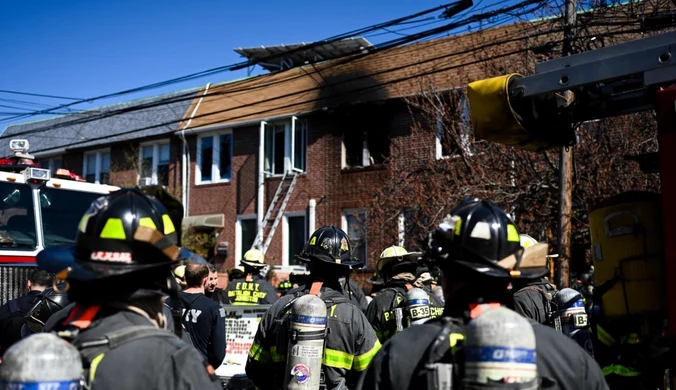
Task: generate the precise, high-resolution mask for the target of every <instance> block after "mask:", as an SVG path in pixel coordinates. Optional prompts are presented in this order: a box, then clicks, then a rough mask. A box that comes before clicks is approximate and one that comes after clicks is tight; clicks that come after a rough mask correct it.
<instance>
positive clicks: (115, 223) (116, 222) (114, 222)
mask: <svg viewBox="0 0 676 390" xmlns="http://www.w3.org/2000/svg"><path fill="white" fill-rule="evenodd" d="M99 237H101V238H111V239H114V240H125V239H126V238H127V236H126V234H125V233H124V226H123V225H122V220H121V219H120V218H108V220H107V221H106V224H105V225H104V226H103V230H101V234H100V235H99Z"/></svg>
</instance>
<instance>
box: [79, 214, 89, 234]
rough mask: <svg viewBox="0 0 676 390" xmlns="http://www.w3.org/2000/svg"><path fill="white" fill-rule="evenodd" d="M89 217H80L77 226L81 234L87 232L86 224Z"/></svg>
mask: <svg viewBox="0 0 676 390" xmlns="http://www.w3.org/2000/svg"><path fill="white" fill-rule="evenodd" d="M89 217H90V216H89V215H86V214H85V215H83V216H82V219H81V220H80V224H79V225H78V229H80V231H81V232H82V233H84V232H85V231H86V230H87V222H89Z"/></svg>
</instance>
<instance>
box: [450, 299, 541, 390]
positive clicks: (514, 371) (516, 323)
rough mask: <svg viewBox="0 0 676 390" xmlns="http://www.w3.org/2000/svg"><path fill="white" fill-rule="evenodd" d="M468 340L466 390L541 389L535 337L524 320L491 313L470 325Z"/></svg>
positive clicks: (514, 315)
mask: <svg viewBox="0 0 676 390" xmlns="http://www.w3.org/2000/svg"><path fill="white" fill-rule="evenodd" d="M466 337H467V340H466V351H465V354H466V355H465V359H466V362H465V375H464V379H463V389H466V390H478V389H486V388H488V387H490V388H493V389H500V388H503V387H504V388H509V389H519V390H536V389H538V387H539V379H538V373H537V365H536V361H535V334H534V333H533V328H532V327H531V325H530V324H529V323H528V321H527V320H526V319H525V318H524V317H522V316H520V315H519V314H518V313H516V312H514V311H512V310H509V309H507V308H504V307H500V308H496V309H491V310H488V311H486V312H484V313H483V314H481V315H480V316H479V317H477V318H475V319H473V320H472V321H471V322H470V323H469V326H468V328H467V336H466Z"/></svg>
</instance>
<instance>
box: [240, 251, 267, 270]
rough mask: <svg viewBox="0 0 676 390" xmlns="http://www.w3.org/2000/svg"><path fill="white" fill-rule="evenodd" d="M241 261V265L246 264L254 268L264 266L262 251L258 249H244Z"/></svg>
mask: <svg viewBox="0 0 676 390" xmlns="http://www.w3.org/2000/svg"><path fill="white" fill-rule="evenodd" d="M241 263H242V264H243V265H248V266H250V267H255V268H260V267H265V266H266V264H265V256H263V252H261V251H259V250H258V249H249V250H248V251H246V253H245V254H244V258H243V259H242V261H241Z"/></svg>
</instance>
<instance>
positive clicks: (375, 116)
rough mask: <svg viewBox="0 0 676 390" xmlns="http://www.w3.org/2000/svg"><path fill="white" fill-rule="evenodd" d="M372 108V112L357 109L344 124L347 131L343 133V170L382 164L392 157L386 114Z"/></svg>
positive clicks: (376, 108) (379, 109)
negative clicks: (384, 119)
mask: <svg viewBox="0 0 676 390" xmlns="http://www.w3.org/2000/svg"><path fill="white" fill-rule="evenodd" d="M369 107H371V106H369ZM371 108H372V109H373V111H372V112H371V111H368V110H366V109H364V108H361V109H356V110H357V111H355V112H353V113H351V115H350V116H349V120H348V121H347V122H346V123H343V124H342V126H343V127H344V128H345V129H346V130H345V131H344V133H343V150H342V160H343V161H342V165H343V168H357V167H367V166H371V165H376V164H382V163H384V162H385V161H387V159H388V158H389V156H390V130H389V124H388V122H386V121H383V119H382V118H384V117H386V116H385V115H386V114H382V115H381V114H380V113H381V112H383V111H382V108H379V107H371Z"/></svg>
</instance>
